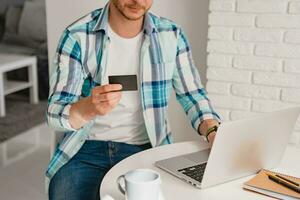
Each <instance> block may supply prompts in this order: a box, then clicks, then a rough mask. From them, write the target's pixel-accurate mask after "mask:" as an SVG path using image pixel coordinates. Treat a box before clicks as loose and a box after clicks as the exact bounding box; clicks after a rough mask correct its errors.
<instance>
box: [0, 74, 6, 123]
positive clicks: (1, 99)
mask: <svg viewBox="0 0 300 200" xmlns="http://www.w3.org/2000/svg"><path fill="white" fill-rule="evenodd" d="M4 116H5V94H4V78H3V73H0V117H4Z"/></svg>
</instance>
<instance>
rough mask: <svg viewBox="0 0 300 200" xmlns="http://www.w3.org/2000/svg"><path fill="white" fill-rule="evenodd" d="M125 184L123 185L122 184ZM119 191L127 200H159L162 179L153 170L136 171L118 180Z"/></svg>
mask: <svg viewBox="0 0 300 200" xmlns="http://www.w3.org/2000/svg"><path fill="white" fill-rule="evenodd" d="M122 182H123V184H122ZM117 184H118V188H119V190H120V191H121V192H122V193H123V194H124V195H125V199H126V200H159V199H160V198H159V197H160V184H161V179H160V175H159V173H158V172H156V171H154V170H151V169H135V170H131V171H129V172H127V173H126V174H124V175H121V176H119V177H118V179H117Z"/></svg>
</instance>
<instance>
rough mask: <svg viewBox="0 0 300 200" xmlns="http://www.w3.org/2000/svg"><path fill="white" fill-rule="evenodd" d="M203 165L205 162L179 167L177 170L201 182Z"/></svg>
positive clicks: (204, 165)
mask: <svg viewBox="0 0 300 200" xmlns="http://www.w3.org/2000/svg"><path fill="white" fill-rule="evenodd" d="M205 167H206V163H202V164H200V165H194V166H191V167H187V168H184V169H179V170H178V172H180V173H183V174H184V175H186V176H188V177H190V178H192V179H194V180H196V181H198V182H200V183H201V181H202V179H203V175H204V170H205Z"/></svg>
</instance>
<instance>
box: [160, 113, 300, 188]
mask: <svg viewBox="0 0 300 200" xmlns="http://www.w3.org/2000/svg"><path fill="white" fill-rule="evenodd" d="M299 113H300V107H293V108H287V109H284V110H280V111H276V112H272V113H268V114H264V115H262V116H259V117H255V118H250V119H244V120H237V121H231V122H225V123H222V124H221V125H220V127H219V129H218V131H217V134H216V137H215V141H214V145H213V147H212V148H211V149H205V150H203V151H199V152H195V153H191V154H186V155H182V156H177V157H173V158H169V159H165V160H161V161H158V162H156V163H155V164H156V166H157V167H159V168H161V169H163V170H165V171H167V172H169V173H171V174H172V175H174V176H176V177H178V178H180V179H182V180H184V181H186V182H188V183H190V184H191V185H193V186H195V187H197V188H207V187H211V186H214V185H217V184H221V183H224V182H228V181H231V180H234V179H238V178H241V177H244V176H248V175H251V174H255V173H257V172H258V171H259V170H260V169H273V168H275V167H277V166H278V164H279V163H280V161H281V158H282V156H283V154H284V151H285V149H286V147H287V144H288V142H289V138H290V136H291V133H292V131H293V129H294V125H295V123H296V120H297V118H298V116H299Z"/></svg>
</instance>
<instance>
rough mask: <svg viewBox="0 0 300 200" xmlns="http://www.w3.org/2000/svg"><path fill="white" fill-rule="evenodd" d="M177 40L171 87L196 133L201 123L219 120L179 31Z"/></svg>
mask: <svg viewBox="0 0 300 200" xmlns="http://www.w3.org/2000/svg"><path fill="white" fill-rule="evenodd" d="M177 39H178V44H177V55H176V68H175V71H174V74H173V87H174V90H175V92H176V98H177V100H178V101H179V103H180V105H181V106H182V108H183V109H184V111H185V113H186V114H187V116H188V118H189V119H190V121H191V124H192V126H193V128H194V129H195V130H196V131H197V132H198V127H199V125H200V124H201V122H202V121H204V120H206V119H215V120H217V121H218V122H220V121H221V120H220V117H219V116H218V114H217V113H216V112H215V111H214V109H213V108H212V106H211V104H210V101H209V99H208V97H207V94H206V91H205V89H204V87H203V86H202V84H201V80H200V76H199V73H198V70H197V68H196V67H195V63H194V60H193V58H192V52H191V48H190V45H189V42H188V40H187V37H186V36H185V34H184V33H183V31H182V30H181V29H179V30H178V32H177Z"/></svg>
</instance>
